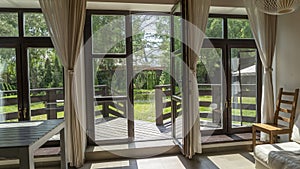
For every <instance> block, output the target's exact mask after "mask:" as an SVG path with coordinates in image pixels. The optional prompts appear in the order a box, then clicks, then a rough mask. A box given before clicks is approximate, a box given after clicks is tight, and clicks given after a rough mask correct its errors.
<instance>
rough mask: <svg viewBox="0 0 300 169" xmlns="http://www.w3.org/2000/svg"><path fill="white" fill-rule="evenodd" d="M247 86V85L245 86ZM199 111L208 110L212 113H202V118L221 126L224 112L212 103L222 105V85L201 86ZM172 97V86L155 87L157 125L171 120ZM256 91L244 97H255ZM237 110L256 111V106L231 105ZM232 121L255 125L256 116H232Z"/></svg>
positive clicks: (249, 92) (245, 92)
mask: <svg viewBox="0 0 300 169" xmlns="http://www.w3.org/2000/svg"><path fill="white" fill-rule="evenodd" d="M244 86H246V85H244ZM198 89H199V97H200V99H199V109H201V107H202V108H208V109H211V111H210V112H209V111H201V110H200V118H206V119H210V120H211V122H212V123H214V124H221V120H222V119H221V117H222V112H221V111H222V110H221V108H220V106H221V105H215V107H214V108H212V107H213V105H212V103H221V99H222V98H221V91H222V90H221V85H220V84H199V85H198ZM170 96H171V91H170V85H157V86H155V109H156V124H157V125H163V124H164V120H167V119H169V118H171V112H170V111H169V110H170V107H171V99H168V98H169V97H170ZM255 96H256V93H255V91H244V92H243V97H255ZM201 97H211V100H210V101H208V100H201ZM231 106H232V107H234V108H235V109H240V108H241V109H242V110H256V104H246V103H242V104H240V103H236V102H233V103H232V104H231ZM232 121H241V122H249V123H253V122H255V121H256V117H254V116H246V115H243V114H240V115H232Z"/></svg>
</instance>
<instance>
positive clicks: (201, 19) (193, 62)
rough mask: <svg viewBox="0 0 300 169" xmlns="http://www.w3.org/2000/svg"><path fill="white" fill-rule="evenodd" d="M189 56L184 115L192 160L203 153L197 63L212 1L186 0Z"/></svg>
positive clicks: (187, 152)
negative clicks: (187, 87)
mask: <svg viewBox="0 0 300 169" xmlns="http://www.w3.org/2000/svg"><path fill="white" fill-rule="evenodd" d="M185 4H186V9H185V13H186V18H185V19H186V24H185V25H186V29H187V42H186V43H187V46H188V48H187V53H186V54H187V56H188V58H189V59H188V60H189V63H188V68H189V84H188V85H189V91H188V92H189V93H188V97H189V98H188V105H187V106H188V110H189V111H188V112H187V113H185V114H184V124H185V125H184V133H185V134H186V136H185V137H184V155H185V156H186V157H188V158H192V157H193V156H194V155H195V153H201V152H202V147H201V133H200V120H199V92H198V83H197V75H196V72H197V70H196V69H197V62H198V59H199V56H200V50H201V47H202V43H203V40H204V38H205V30H206V25H207V20H208V15H209V8H210V5H211V0H185Z"/></svg>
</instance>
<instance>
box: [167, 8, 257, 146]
mask: <svg viewBox="0 0 300 169" xmlns="http://www.w3.org/2000/svg"><path fill="white" fill-rule="evenodd" d="M181 7H182V5H181V4H180V3H178V4H177V5H175V6H174V7H173V10H172V22H171V35H172V38H171V75H172V84H171V86H172V126H173V138H174V139H175V141H176V142H178V143H179V145H180V144H182V139H183V138H184V134H183V133H184V132H183V131H182V129H183V125H184V124H183V120H182V119H183V118H184V117H183V116H182V114H183V113H184V112H183V111H184V110H183V109H182V107H184V106H182V105H183V104H184V103H183V101H182V97H183V95H184V93H186V90H188V89H186V87H184V86H186V80H185V78H186V77H185V76H184V65H185V64H184V61H185V56H184V44H183V43H182V42H184V26H183V24H182V12H181V11H182V8H181ZM234 17H236V16H226V17H224V18H221V19H220V18H218V20H217V21H220V23H221V24H220V25H223V26H224V27H225V26H228V25H229V23H228V22H229V21H230V24H232V23H233V22H236V20H238V21H240V22H245V21H247V20H246V17H244V16H240V17H237V19H236V18H234ZM223 20H224V24H222V22H223ZM228 28H230V29H228V30H227V29H224V28H220V29H221V30H222V29H224V30H223V33H224V32H225V33H224V35H220V37H218V38H219V39H218V38H214V39H212V40H210V39H206V40H204V43H203V47H202V50H201V54H200V56H199V62H198V65H197V81H198V89H199V111H200V124H201V128H200V129H201V133H202V135H203V136H205V135H213V134H234V133H241V132H250V131H251V125H252V123H255V122H259V119H260V101H261V100H260V98H261V73H262V71H261V63H260V60H259V56H258V52H257V49H256V45H255V42H254V39H251V38H249V39H242V38H240V37H234V35H235V34H229V33H228V32H229V31H230V30H231V28H232V27H228ZM227 31H228V32H227ZM221 33H222V32H221ZM215 36H216V35H215ZM235 38H236V39H235ZM238 38H240V39H238ZM247 38H248V37H247Z"/></svg>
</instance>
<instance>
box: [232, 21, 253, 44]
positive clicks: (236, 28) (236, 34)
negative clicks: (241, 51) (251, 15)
mask: <svg viewBox="0 0 300 169" xmlns="http://www.w3.org/2000/svg"><path fill="white" fill-rule="evenodd" d="M228 39H253V35H252V32H251V28H250V23H249V20H248V19H236V18H228Z"/></svg>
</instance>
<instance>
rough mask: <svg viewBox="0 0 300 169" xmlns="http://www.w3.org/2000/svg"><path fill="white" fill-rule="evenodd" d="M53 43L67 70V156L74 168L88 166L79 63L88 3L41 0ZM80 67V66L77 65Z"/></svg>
mask: <svg viewBox="0 0 300 169" xmlns="http://www.w3.org/2000/svg"><path fill="white" fill-rule="evenodd" d="M39 2H40V5H41V8H42V11H43V13H44V15H45V19H46V23H47V25H48V27H49V31H50V35H51V40H52V42H53V44H54V48H55V49H56V51H57V54H58V56H59V59H60V61H61V63H62V65H63V66H64V70H65V72H64V73H65V74H64V75H65V79H64V80H65V100H64V113H65V121H66V133H67V134H66V136H67V137H66V141H67V144H66V145H67V147H66V148H67V154H68V161H69V162H70V166H74V167H80V166H82V165H83V163H84V153H85V148H86V133H85V128H86V126H85V112H84V108H83V107H84V105H85V104H84V99H80V98H84V92H83V90H82V88H81V87H83V83H80V80H81V81H84V80H83V79H82V74H79V73H78V72H79V71H78V70H80V69H82V68H81V67H80V65H81V64H79V63H77V61H78V60H80V59H79V58H80V57H79V56H80V55H82V54H81V52H82V49H83V48H82V42H83V31H84V23H85V13H86V0H40V1H39ZM77 65H79V66H77Z"/></svg>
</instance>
